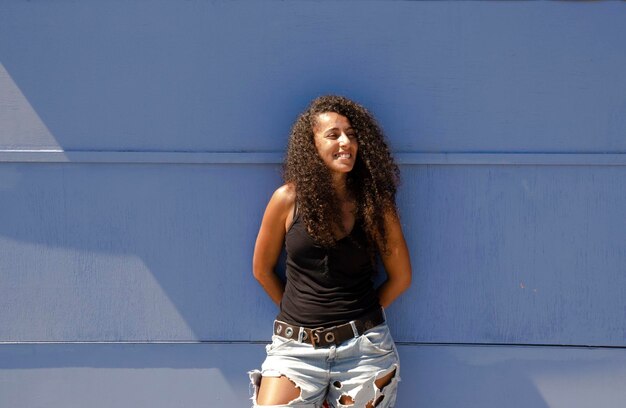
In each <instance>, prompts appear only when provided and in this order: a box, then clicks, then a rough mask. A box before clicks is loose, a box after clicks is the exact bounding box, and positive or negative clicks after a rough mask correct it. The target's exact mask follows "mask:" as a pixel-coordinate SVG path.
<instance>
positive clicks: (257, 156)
mask: <svg viewBox="0 0 626 408" xmlns="http://www.w3.org/2000/svg"><path fill="white" fill-rule="evenodd" d="M283 157H284V153H283V152H174V151H171V152H155V151H143V152H142V151H64V150H0V163H110V164H116V163H119V164H133V163H134V164H280V163H282V161H283ZM394 157H395V158H396V160H397V161H398V163H399V164H401V165H547V166H568V165H574V166H626V153H567V152H542V153H519V152H455V153H445V152H442V153H419V152H394Z"/></svg>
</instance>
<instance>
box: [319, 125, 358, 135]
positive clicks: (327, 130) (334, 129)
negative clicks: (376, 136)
mask: <svg viewBox="0 0 626 408" xmlns="http://www.w3.org/2000/svg"><path fill="white" fill-rule="evenodd" d="M338 130H339V128H338V127H333V128H330V129H326V130H325V131H324V134H328V133H330V132H336V131H338ZM349 130H354V129H353V128H352V126H348V127H347V128H346V132H347V131H349Z"/></svg>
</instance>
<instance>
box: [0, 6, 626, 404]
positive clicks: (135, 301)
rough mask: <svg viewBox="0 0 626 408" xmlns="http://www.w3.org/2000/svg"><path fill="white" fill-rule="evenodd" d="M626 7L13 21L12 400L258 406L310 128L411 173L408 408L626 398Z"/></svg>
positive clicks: (7, 114)
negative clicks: (282, 215) (333, 128)
mask: <svg viewBox="0 0 626 408" xmlns="http://www.w3.org/2000/svg"><path fill="white" fill-rule="evenodd" d="M624 21H626V5H625V4H623V3H613V2H606V3H586V2H585V3H579V2H558V3H543V2H537V3H536V2H385V1H377V2H345V3H343V2H329V1H319V0H315V1H306V2H283V1H264V2H209V1H186V2H177V1H173V0H161V1H138V0H135V1H128V2H119V3H116V2H102V1H81V2H78V1H59V2H29V1H4V2H2V3H0V205H1V207H0V209H1V211H0V342H1V344H0V406H2V407H4V406H7V407H29V408H30V407H84V406H90V407H96V408H98V407H110V406H133V407H151V408H153V407H172V406H184V407H194V406H204V407H206V406H248V404H249V402H248V400H247V399H248V397H249V396H248V384H247V376H246V374H245V372H246V371H247V370H249V369H252V368H256V367H258V366H259V365H260V363H261V360H262V358H263V344H264V343H265V342H267V341H268V339H269V336H270V332H269V327H270V326H269V325H270V323H271V320H272V319H273V317H274V315H275V313H276V310H275V307H274V305H273V304H272V303H271V301H270V300H269V298H268V297H267V296H266V295H265V294H264V293H263V291H262V290H261V288H260V287H259V286H258V285H257V283H256V281H254V279H253V278H252V274H251V257H252V248H253V245H254V239H255V237H256V232H257V230H258V226H259V222H260V219H261V215H262V212H263V210H264V206H265V204H266V202H267V200H268V198H269V196H270V195H271V193H272V191H273V190H274V189H275V188H276V186H277V185H278V184H279V183H280V166H279V163H280V161H281V158H282V152H283V150H284V148H285V144H286V135H287V133H288V131H289V127H290V125H291V122H292V121H293V119H294V118H295V116H296V114H297V113H298V112H299V111H301V110H302V109H303V108H304V107H305V106H306V104H307V102H308V101H309V100H310V99H311V98H312V97H314V96H316V95H319V94H323V93H329V92H332V93H340V94H345V95H348V96H350V97H353V98H355V99H357V100H359V101H360V102H362V103H363V104H365V105H366V106H368V107H369V108H370V109H371V110H372V111H374V113H375V114H376V116H377V117H378V118H379V120H380V122H381V124H382V125H383V127H384V128H385V130H386V132H387V134H388V137H389V140H390V144H391V146H392V148H393V150H394V154H395V156H396V157H397V158H398V160H399V161H400V163H401V171H402V176H403V183H402V186H401V189H400V194H399V202H400V206H401V212H402V222H403V225H404V228H405V233H406V236H407V241H408V244H409V247H410V250H411V255H412V261H413V266H414V275H415V279H414V284H413V286H412V288H411V289H410V290H409V292H408V293H407V294H405V295H404V296H403V297H402V298H401V299H400V300H398V302H397V303H396V304H394V305H392V307H391V308H390V309H389V311H388V315H389V318H390V321H391V325H392V330H393V333H394V336H395V338H396V340H397V341H398V342H399V345H400V347H399V348H400V353H401V356H402V363H403V375H402V377H403V382H402V387H401V388H400V393H399V399H398V405H399V407H400V408H405V407H413V406H416V407H434V408H444V407H445V408H448V407H450V408H451V407H458V406H464V407H481V408H484V407H487V408H492V407H493V408H495V407H503V406H506V407H524V408H527V407H539V408H544V407H550V408H553V407H567V408H572V407H581V408H582V407H585V408H586V407H590V406H598V407H603V408H605V407H623V406H625V404H626V390H625V389H624V387H623V383H624V381H625V380H626V368H625V367H626V340H625V339H626V329H625V328H626V306H625V305H626V266H625V265H626V246H625V245H624V244H623V243H624V242H626V216H625V215H626V214H625V211H624V208H626V188H625V187H626V154H625V152H626V137H624V133H625V132H624V130H625V129H626V97H625V96H624V95H626V79H625V77H624V75H623V72H624V69H625V68H626V53H625V52H624V44H625V43H626V24H624Z"/></svg>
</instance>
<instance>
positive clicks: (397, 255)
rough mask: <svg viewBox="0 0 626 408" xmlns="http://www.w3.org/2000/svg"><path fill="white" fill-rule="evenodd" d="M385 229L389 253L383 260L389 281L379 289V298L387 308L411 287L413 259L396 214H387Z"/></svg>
mask: <svg viewBox="0 0 626 408" xmlns="http://www.w3.org/2000/svg"><path fill="white" fill-rule="evenodd" d="M385 227H386V230H387V252H386V253H385V254H381V259H382V261H383V265H384V266H385V270H386V271H387V280H386V281H385V282H384V283H383V284H382V285H381V286H380V287H379V288H378V298H379V301H380V305H381V306H382V307H384V308H387V307H388V306H389V305H390V304H391V303H392V302H393V301H394V300H396V298H397V297H398V296H400V294H401V293H402V292H404V291H405V290H407V289H408V288H409V286H411V259H410V258H409V249H408V248H407V246H406V241H405V240H404V234H403V233H402V226H401V225H400V220H399V219H398V216H397V214H395V212H389V213H387V214H385Z"/></svg>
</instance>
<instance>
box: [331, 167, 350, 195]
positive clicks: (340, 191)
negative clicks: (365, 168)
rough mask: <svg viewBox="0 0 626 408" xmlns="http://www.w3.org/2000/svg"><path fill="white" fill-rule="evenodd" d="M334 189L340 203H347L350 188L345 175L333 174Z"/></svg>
mask: <svg viewBox="0 0 626 408" xmlns="http://www.w3.org/2000/svg"><path fill="white" fill-rule="evenodd" d="M333 188H334V189H335V194H336V195H337V198H338V199H339V200H340V201H346V200H347V199H348V187H347V184H346V175H345V173H335V174H333Z"/></svg>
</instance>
